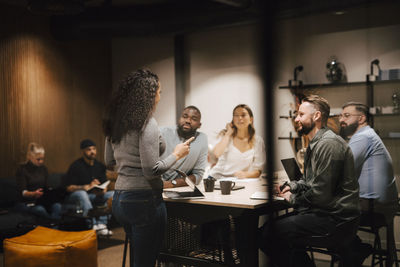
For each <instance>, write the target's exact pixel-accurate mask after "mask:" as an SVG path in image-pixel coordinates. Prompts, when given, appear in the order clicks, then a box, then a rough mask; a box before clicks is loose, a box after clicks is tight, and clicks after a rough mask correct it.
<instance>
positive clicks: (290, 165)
mask: <svg viewBox="0 0 400 267" xmlns="http://www.w3.org/2000/svg"><path fill="white" fill-rule="evenodd" d="M281 162H282V165H283V168H284V169H285V171H286V174H287V175H288V177H289V180H290V181H298V180H300V179H301V177H302V176H303V174H302V173H301V171H300V168H299V165H297V161H296V160H295V158H288V159H282V160H281Z"/></svg>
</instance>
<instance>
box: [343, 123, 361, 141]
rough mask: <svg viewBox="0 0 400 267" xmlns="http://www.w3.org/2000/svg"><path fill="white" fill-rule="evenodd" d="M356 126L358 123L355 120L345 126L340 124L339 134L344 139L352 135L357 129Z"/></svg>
mask: <svg viewBox="0 0 400 267" xmlns="http://www.w3.org/2000/svg"><path fill="white" fill-rule="evenodd" d="M357 127H358V123H357V122H354V123H352V124H349V125H347V126H342V125H340V131H339V135H340V136H341V137H342V138H343V139H346V138H348V137H349V136H351V135H353V134H354V133H355V132H356V131H357Z"/></svg>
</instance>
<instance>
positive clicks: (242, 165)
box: [209, 135, 265, 179]
mask: <svg viewBox="0 0 400 267" xmlns="http://www.w3.org/2000/svg"><path fill="white" fill-rule="evenodd" d="M219 141H220V140H219ZM264 164H265V145H264V140H263V139H262V138H261V137H260V136H258V135H256V136H255V142H254V146H253V148H252V149H250V150H247V151H245V152H240V150H239V149H237V148H236V147H235V146H234V145H233V139H232V138H231V139H230V140H229V144H228V146H227V148H226V149H225V151H224V153H223V154H222V155H221V156H220V157H219V158H218V162H217V164H216V165H215V166H214V167H213V168H212V169H211V170H210V173H209V175H210V176H212V177H214V178H216V179H219V178H223V177H233V176H234V175H233V174H234V173H235V172H237V171H254V170H259V171H261V172H262V171H263V168H264Z"/></svg>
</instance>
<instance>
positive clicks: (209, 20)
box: [0, 0, 399, 39]
mask: <svg viewBox="0 0 400 267" xmlns="http://www.w3.org/2000/svg"><path fill="white" fill-rule="evenodd" d="M398 2H399V1H398V0H335V1H333V0H279V1H278V0H276V1H272V0H271V1H270V0H0V5H2V4H4V5H13V6H18V7H20V8H23V9H26V10H29V12H32V13H33V14H36V15H39V16H48V17H50V18H51V25H52V31H53V33H54V34H55V35H56V37H58V38H61V39H65V38H67V39H70V38H109V37H120V36H138V35H141V36H143V35H154V34H181V33H187V32H192V31H196V30H201V29H207V28H215V27H225V26H232V25H244V24H250V23H255V22H258V21H261V19H262V17H263V14H265V13H264V12H263V11H265V10H266V9H268V10H269V11H270V10H271V9H273V12H272V13H273V14H274V17H275V18H277V19H287V18H294V17H299V16H307V15H313V14H319V13H324V12H337V11H343V10H346V9H350V8H359V7H365V6H371V5H376V4H382V3H386V4H391V3H393V4H395V3H398Z"/></svg>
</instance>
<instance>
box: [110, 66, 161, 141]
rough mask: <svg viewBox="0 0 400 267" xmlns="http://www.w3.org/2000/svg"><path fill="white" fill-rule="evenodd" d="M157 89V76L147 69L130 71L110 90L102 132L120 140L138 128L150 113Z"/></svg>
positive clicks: (145, 121) (111, 138) (158, 84)
mask: <svg viewBox="0 0 400 267" xmlns="http://www.w3.org/2000/svg"><path fill="white" fill-rule="evenodd" d="M159 88H160V83H159V79H158V76H157V75H156V74H154V73H153V72H151V71H150V70H148V69H139V70H137V71H134V72H131V73H129V74H128V75H127V76H126V77H125V78H124V79H123V80H122V81H120V82H119V84H118V87H117V88H116V90H114V91H113V93H112V96H111V101H110V103H109V104H108V106H107V108H106V112H105V116H104V119H103V132H104V135H105V136H106V137H108V138H110V141H111V142H112V143H119V142H120V141H121V139H122V137H123V136H124V135H126V134H127V133H128V132H130V131H141V130H142V129H143V126H144V125H145V124H146V123H147V120H148V119H149V118H150V116H151V115H152V113H153V109H154V104H155V96H156V93H157V90H158V89H159Z"/></svg>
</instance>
